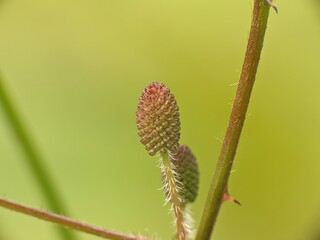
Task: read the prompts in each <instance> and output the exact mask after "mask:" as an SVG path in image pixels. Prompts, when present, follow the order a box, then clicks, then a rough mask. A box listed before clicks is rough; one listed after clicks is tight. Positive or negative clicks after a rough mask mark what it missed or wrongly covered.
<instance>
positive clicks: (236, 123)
mask: <svg viewBox="0 0 320 240" xmlns="http://www.w3.org/2000/svg"><path fill="white" fill-rule="evenodd" d="M269 9H270V6H269V5H267V4H266V3H265V2H264V0H254V8H253V17H252V22H251V30H250V35H249V39H248V45H247V51H246V55H245V59H244V63H243V67H242V72H241V76H240V80H239V84H238V89H237V93H236V96H235V100H234V103H233V107H232V111H231V115H230V119H229V125H228V128H227V132H226V135H225V138H224V141H223V145H222V149H221V152H220V156H219V160H218V163H217V166H216V170H215V174H214V176H213V179H212V182H211V186H210V190H209V193H208V196H207V200H206V204H205V208H204V212H203V215H202V218H201V222H200V226H199V229H198V232H197V236H196V240H209V239H210V236H211V234H212V231H213V228H214V225H215V222H216V219H217V216H218V214H219V210H220V207H221V203H222V198H223V194H224V191H225V189H226V187H227V183H228V178H229V175H230V171H231V169H232V165H233V160H234V157H235V154H236V150H237V146H238V142H239V138H240V135H241V130H242V127H243V124H244V121H245V117H246V112H247V109H248V105H249V101H250V96H251V92H252V88H253V85H254V81H255V78H256V73H257V68H258V64H259V60H260V55H261V51H262V47H263V41H264V36H265V32H266V28H267V21H268V16H269Z"/></svg>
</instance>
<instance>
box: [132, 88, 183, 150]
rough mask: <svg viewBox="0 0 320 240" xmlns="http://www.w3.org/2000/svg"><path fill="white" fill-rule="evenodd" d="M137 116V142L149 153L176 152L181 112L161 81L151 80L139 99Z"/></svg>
mask: <svg viewBox="0 0 320 240" xmlns="http://www.w3.org/2000/svg"><path fill="white" fill-rule="evenodd" d="M136 116H137V127H138V134H139V136H140V142H141V143H142V144H144V145H145V148H146V150H147V151H148V153H149V154H150V155H151V156H153V155H155V154H156V153H157V152H159V151H160V152H163V151H169V152H175V151H177V149H178V147H179V140H180V114H179V108H178V105H177V102H176V100H175V98H174V96H173V94H172V93H170V90H169V88H167V87H166V86H165V85H164V84H163V83H158V82H152V83H150V84H149V85H148V86H147V87H146V88H145V89H144V91H143V93H142V94H141V96H140V98H139V103H138V108H137V112H136Z"/></svg>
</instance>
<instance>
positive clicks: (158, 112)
mask: <svg viewBox="0 0 320 240" xmlns="http://www.w3.org/2000/svg"><path fill="white" fill-rule="evenodd" d="M266 3H267V4H266ZM270 6H271V7H273V8H274V9H276V8H275V6H274V5H273V3H272V2H270V1H269V0H264V1H262V0H255V1H254V9H253V19H252V24H251V30H250V35H249V40H248V46H247V52H246V57H245V60H244V64H243V68H242V72H241V77H240V81H239V85H238V89H237V93H236V97H235V101H234V105H233V108H232V112H231V116H230V120H229V125H228V129H227V132H226V135H225V138H224V142H223V146H222V149H221V153H220V157H219V161H218V165H217V168H216V172H215V175H214V177H213V180H212V184H211V187H210V191H209V194H208V198H207V204H206V207H205V209H204V212H203V217H202V220H201V223H200V227H199V229H198V230H197V235H196V239H197V240H208V239H210V236H211V234H212V230H213V227H214V224H215V222H216V219H217V216H218V213H219V210H220V207H221V203H222V202H223V200H232V201H235V200H234V199H233V198H232V197H231V196H230V195H229V193H228V191H227V183H228V178H229V175H230V171H231V168H232V164H233V159H234V157H235V153H236V149H237V145H238V142H239V138H240V135H241V130H242V127H243V124H244V120H245V116H246V111H247V108H248V104H249V100H250V96H251V92H252V88H253V84H254V80H255V76H256V72H257V68H258V64H259V60H260V54H261V51H262V47H263V40H264V36H265V31H266V28H267V19H268V14H269V7H270ZM0 87H1V89H0V97H1V102H2V103H3V105H4V107H5V108H6V114H7V117H8V119H9V120H10V122H11V124H12V125H13V127H14V128H15V129H16V130H17V137H18V138H19V139H20V140H21V145H22V147H23V148H25V151H26V153H27V154H26V155H27V158H29V159H30V160H33V161H34V159H36V161H38V160H37V159H39V158H38V157H37V154H36V153H35V150H34V147H33V145H31V144H30V142H31V141H30V138H29V137H28V134H27V133H26V131H25V130H24V128H23V127H21V126H22V124H21V122H22V121H21V120H20V119H19V117H18V115H17V114H16V113H15V109H14V108H13V106H12V104H10V101H8V99H9V98H8V96H7V95H8V94H7V93H6V92H5V91H4V88H3V86H2V85H1V86H0ZM137 123H138V129H139V135H140V137H141V142H142V143H143V144H144V145H145V146H146V149H147V151H148V153H149V154H150V155H155V154H156V153H159V155H160V167H161V172H162V181H163V183H164V192H165V195H166V198H167V201H168V202H169V201H170V202H171V204H172V209H173V212H174V215H175V218H176V229H177V234H176V235H175V236H176V238H177V239H178V240H184V239H188V238H190V237H191V234H190V232H189V229H188V221H187V218H188V217H187V215H188V212H187V204H189V203H190V202H193V201H194V200H195V198H196V196H197V188H198V187H197V186H198V181H199V179H198V175H199V173H198V170H197V164H196V161H195V157H194V155H193V153H192V152H191V150H190V149H189V148H188V147H186V146H185V145H180V144H179V140H180V119H179V111H178V106H177V103H176V101H175V99H174V97H173V95H172V94H171V93H170V91H169V89H168V88H167V87H166V86H165V85H163V84H159V83H152V84H150V85H149V86H148V87H147V88H146V90H145V91H144V93H143V95H142V98H140V102H139V107H138V111H137ZM36 161H34V162H33V164H34V163H35V162H36ZM37 174H38V176H42V177H43V173H41V171H38V173H37ZM44 176H45V177H46V176H47V174H44ZM45 182H48V181H47V180H45ZM46 189H47V187H46ZM49 189H51V188H49ZM46 195H47V196H51V198H53V197H54V194H52V193H46ZM52 196H53V197H52ZM55 204H56V205H57V203H55ZM0 206H2V207H5V208H8V209H11V210H14V211H17V212H21V213H24V214H27V215H30V216H34V217H37V218H40V219H43V220H45V221H49V222H53V223H57V224H60V225H62V226H65V227H69V228H72V229H76V230H80V231H83V232H86V233H89V234H93V235H97V236H100V237H104V238H109V239H124V240H126V239H127V240H133V239H148V238H147V237H143V236H138V235H131V234H124V233H118V232H115V231H111V230H108V229H103V228H101V227H97V226H94V225H91V224H86V223H83V222H80V221H76V220H73V219H71V218H67V217H63V216H61V215H58V214H54V213H50V212H46V211H42V210H38V209H35V208H31V207H29V206H26V205H23V204H18V203H16V202H13V201H11V200H7V199H4V198H0ZM60 208H61V207H60ZM53 209H54V207H53Z"/></svg>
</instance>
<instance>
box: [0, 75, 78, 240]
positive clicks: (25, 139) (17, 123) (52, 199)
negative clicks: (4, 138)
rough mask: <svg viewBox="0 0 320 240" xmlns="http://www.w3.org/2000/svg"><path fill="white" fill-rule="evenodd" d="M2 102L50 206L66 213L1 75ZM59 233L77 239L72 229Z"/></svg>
mask: <svg viewBox="0 0 320 240" xmlns="http://www.w3.org/2000/svg"><path fill="white" fill-rule="evenodd" d="M0 103H2V107H3V109H4V112H5V116H6V117H7V119H8V122H9V124H10V126H11V128H12V131H13V133H14V134H15V137H16V139H17V140H18V143H19V145H20V147H21V149H22V151H23V153H24V154H25V160H26V162H27V165H28V166H29V168H30V170H31V172H32V173H33V176H34V177H35V179H36V181H37V183H38V186H39V188H40V190H41V191H42V193H43V195H44V196H45V198H46V200H47V202H48V204H49V208H50V209H51V210H52V211H54V212H63V213H64V214H66V210H65V208H64V206H63V204H62V202H61V200H60V199H59V194H58V191H57V189H56V187H55V184H54V180H53V179H52V178H51V175H50V174H49V171H48V169H47V168H46V166H45V164H44V160H43V158H42V156H41V155H40V153H39V150H38V149H37V147H36V145H35V144H34V142H33V141H32V138H31V136H30V134H29V132H28V131H27V128H26V127H25V125H24V123H23V120H22V119H21V117H20V116H19V114H18V111H17V110H16V108H15V106H14V104H13V101H12V99H11V97H10V94H9V92H8V91H7V90H6V88H5V86H4V83H3V80H2V78H1V77H0ZM58 230H59V233H60V235H61V237H62V239H64V240H73V239H75V236H74V234H72V233H71V232H70V231H68V230H66V229H64V228H59V229H58Z"/></svg>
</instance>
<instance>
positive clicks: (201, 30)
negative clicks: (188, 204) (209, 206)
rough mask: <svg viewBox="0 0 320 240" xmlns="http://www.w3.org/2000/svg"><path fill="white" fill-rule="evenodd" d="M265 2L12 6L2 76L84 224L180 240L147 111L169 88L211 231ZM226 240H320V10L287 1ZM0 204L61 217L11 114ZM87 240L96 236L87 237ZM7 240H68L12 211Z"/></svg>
mask: <svg viewBox="0 0 320 240" xmlns="http://www.w3.org/2000/svg"><path fill="white" fill-rule="evenodd" d="M252 4H253V3H252V1H249V0H246V1H212V0H202V1H193V0H161V1H158V0H156V1H155V0H152V1H151V0H134V1H133V0H126V1H119V0H117V1H111V0H91V1H83V0H78V1H71V0H56V1H43V0H28V1H24V0H2V1H0V69H1V74H2V76H3V77H4V79H5V84H6V86H7V88H8V89H9V91H10V95H11V97H12V98H13V99H14V102H15V105H16V107H17V108H18V109H19V112H20V115H21V116H22V118H23V120H24V122H25V124H26V125H27V127H28V130H29V132H31V133H32V137H33V140H34V141H35V142H36V144H37V146H38V148H39V149H40V151H41V154H42V156H43V158H44V163H45V165H46V167H47V168H49V169H50V174H51V176H52V177H53V178H54V181H55V183H56V186H57V188H58V190H59V192H60V193H61V195H60V197H61V199H63V201H64V203H65V205H66V206H67V209H68V212H69V214H70V215H71V216H73V217H75V218H77V219H81V220H85V221H87V222H90V223H95V224H98V225H103V226H106V227H108V228H112V229H116V230H120V231H125V232H139V233H143V234H148V235H151V236H158V237H159V238H161V239H165V240H167V239H171V236H172V232H173V227H172V224H171V222H172V218H171V216H170V215H169V214H168V211H169V207H168V206H165V207H164V206H163V201H164V196H163V193H162V192H161V191H159V190H158V189H159V188H160V187H161V182H160V173H159V169H158V168H157V159H156V158H155V157H149V156H148V154H147V152H146V151H145V150H144V147H143V146H142V144H140V143H139V139H138V136H137V130H136V124H135V110H136V105H137V100H138V97H139V95H140V94H141V91H142V90H143V88H144V87H145V86H146V85H147V84H148V83H149V82H151V81H153V80H158V81H163V82H165V83H166V85H167V86H168V87H170V89H171V91H172V92H173V93H174V94H175V97H176V99H177V101H178V104H179V106H180V112H181V122H182V138H181V142H182V143H186V144H188V145H189V146H190V147H191V148H192V150H193V152H194V153H195V154H196V156H197V158H198V161H199V167H200V172H201V184H200V193H199V197H198V200H197V202H196V203H195V204H194V205H193V209H194V217H195V220H196V225H197V224H198V223H199V221H200V217H201V212H202V209H203V207H204V204H205V198H206V192H207V190H208V187H209V183H210V180H211V177H212V175H213V171H214V170H213V169H214V167H215V164H216V161H217V158H218V155H219V150H220V148H221V141H222V139H223V137H224V133H225V130H226V126H227V121H228V117H229V114H230V110H231V104H232V100H233V97H234V94H235V90H236V82H237V81H238V78H239V74H240V70H241V65H242V60H243V56H244V52H245V47H246V41H247V37H248V33H249V25H250V18H251V11H252ZM276 4H277V6H278V8H279V15H276V14H275V13H274V12H273V11H272V12H270V19H269V28H268V30H267V35H266V40H265V48H264V50H263V54H262V61H261V64H260V67H259V72H258V76H257V82H256V85H255V88H254V92H253V96H252V101H251V104H250V109H249V112H248V117H247V120H246V123H245V127H244V130H243V134H242V137H241V141H240V145H239V149H238V151H237V156H236V162H235V165H234V170H235V171H233V173H232V175H231V179H230V184H229V185H230V187H229V188H230V192H231V193H232V194H233V195H234V196H235V197H236V198H237V199H238V200H239V201H240V202H241V203H242V204H243V206H242V207H238V206H236V205H234V204H232V203H226V204H225V205H224V206H223V209H222V211H221V214H220V216H219V221H218V223H217V226H216V228H215V233H214V237H213V239H220V240H223V239H226V240H230V239H238V240H241V239H243V240H251V239H252V240H253V239H259V240H270V239H272V240H289V239H290V240H319V239H320V190H319V183H320V161H319V159H320V158H319V148H320V146H319V144H320V124H319V123H320V108H319V104H320V94H319V93H320V61H319V60H320V1H318V0H303V1H301V0H290V1H277V2H276ZM0 195H1V196H5V197H8V198H10V199H14V200H16V201H18V202H22V203H26V204H30V205H32V206H35V207H39V208H42V209H47V208H48V206H47V202H46V200H45V198H44V197H43V195H42V194H41V192H40V191H39V188H38V185H37V183H36V182H35V179H34V176H33V175H32V174H31V172H30V169H29V167H28V165H27V163H26V161H25V156H24V154H23V153H22V151H21V149H20V147H19V144H18V142H17V140H16V138H15V136H14V135H13V134H12V129H11V128H10V123H9V122H8V121H7V118H6V116H5V114H4V111H3V108H2V106H1V105H0ZM77 237H78V238H79V239H81V240H91V239H92V240H93V239H97V238H96V237H93V236H89V235H85V234H81V233H77ZM0 239H5V240H7V239H9V240H13V239H14V240H20V239H21V240H22V239H58V235H57V234H56V231H55V228H54V227H53V225H51V224H48V223H44V222H41V221H38V220H36V219H33V218H30V217H27V216H23V215H21V214H17V213H13V212H9V211H7V210H5V209H0Z"/></svg>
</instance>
